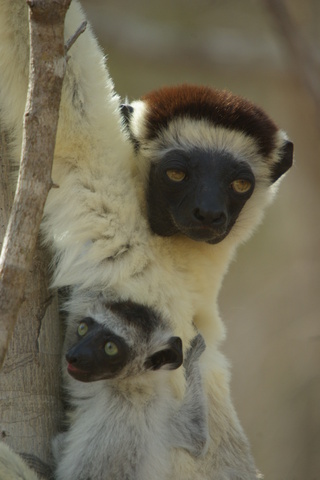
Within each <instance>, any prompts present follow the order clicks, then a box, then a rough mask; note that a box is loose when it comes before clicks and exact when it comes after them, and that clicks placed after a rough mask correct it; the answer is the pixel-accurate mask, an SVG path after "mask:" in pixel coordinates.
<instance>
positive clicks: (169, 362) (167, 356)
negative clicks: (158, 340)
mask: <svg viewBox="0 0 320 480" xmlns="http://www.w3.org/2000/svg"><path fill="white" fill-rule="evenodd" d="M182 362H183V353H182V341H181V338H180V337H171V338H170V339H169V341H168V343H167V344H166V345H165V346H164V348H163V349H161V350H159V351H158V352H156V353H153V354H152V355H151V356H150V357H148V358H147V359H146V361H145V363H144V366H145V368H146V369H147V370H160V369H161V368H165V369H166V370H175V369H176V368H179V367H180V365H182Z"/></svg>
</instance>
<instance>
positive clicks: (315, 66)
mask: <svg viewBox="0 0 320 480" xmlns="http://www.w3.org/2000/svg"><path fill="white" fill-rule="evenodd" d="M263 1H264V3H265V5H266V6H267V8H268V9H269V11H270V13H271V14H272V16H273V19H274V21H275V24H276V25H277V27H278V30H279V32H280V33H281V35H282V37H283V39H284V41H285V44H286V46H287V48H288V51H289V52H290V54H291V58H292V64H293V66H294V68H295V70H296V72H297V75H298V76H299V77H300V80H301V82H302V83H303V85H304V87H305V88H306V90H307V91H308V92H309V94H310V95H311V96H312V98H313V101H314V103H315V106H316V108H317V114H318V119H319V122H320V66H319V62H318V60H317V59H316V58H315V56H314V54H313V51H312V49H311V47H310V45H308V42H307V40H306V39H305V38H304V36H303V34H302V32H301V30H300V29H299V27H298V25H297V24H296V23H295V21H294V19H293V18H292V16H291V15H290V12H289V10H288V8H287V5H286V3H285V2H284V1H283V0H263Z"/></svg>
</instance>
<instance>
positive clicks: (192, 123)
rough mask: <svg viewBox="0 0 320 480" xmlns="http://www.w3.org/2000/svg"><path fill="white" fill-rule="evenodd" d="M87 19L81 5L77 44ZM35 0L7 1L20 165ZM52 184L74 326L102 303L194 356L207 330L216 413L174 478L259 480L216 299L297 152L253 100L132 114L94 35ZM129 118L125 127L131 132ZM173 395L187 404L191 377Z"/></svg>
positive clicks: (180, 99)
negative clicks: (174, 339)
mask: <svg viewBox="0 0 320 480" xmlns="http://www.w3.org/2000/svg"><path fill="white" fill-rule="evenodd" d="M82 20H83V14H82V12H81V9H80V7H79V4H78V3H77V2H75V1H74V2H73V3H72V5H71V8H70V11H69V12H68V14H67V18H66V38H68V37H70V36H71V35H72V34H73V32H74V31H75V30H76V29H77V27H78V26H79V24H80V23H81V22H82ZM27 35H28V34H27V15H26V6H25V4H24V2H23V0H17V1H15V2H11V1H9V0H0V109H1V119H2V123H3V125H4V127H5V128H6V129H7V130H8V131H9V132H10V134H11V138H12V141H13V143H14V146H13V149H12V156H13V158H14V159H16V161H18V158H19V149H20V140H21V125H22V116H23V110H24V104H25V97H26V90H27V75H28V36H27ZM69 55H70V59H69V61H68V67H67V73H66V77H65V81H64V87H63V95H62V101H61V108H60V120H59V129H58V136H57V144H56V151H55V159H54V167H53V173H52V175H53V181H54V183H56V184H58V185H59V188H58V189H54V190H52V191H51V192H50V193H49V196H48V200H47V203H46V207H45V215H44V220H43V224H42V235H43V238H44V240H45V241H46V242H47V243H48V244H50V245H51V247H52V251H53V268H54V272H53V286H55V287H62V286H71V288H72V291H73V294H72V298H71V300H70V301H69V302H68V305H67V309H68V310H69V312H70V318H73V316H74V315H82V314H83V312H84V311H86V310H87V309H88V307H89V306H90V305H91V303H92V301H94V300H95V298H96V297H98V296H99V294H100V292H104V293H105V294H106V296H109V297H110V298H111V299H112V300H114V299H115V300H116V301H119V302H120V301H128V300H130V301H132V302H136V303H139V304H142V305H145V306H149V307H150V308H152V309H153V310H154V311H156V312H157V314H159V315H160V316H161V318H169V319H170V322H171V323H170V326H171V328H172V330H173V333H174V335H177V336H179V337H181V339H182V342H183V345H184V349H185V350H187V349H188V347H189V345H190V342H191V340H192V338H193V337H194V334H195V330H194V324H195V325H196V327H197V328H198V329H199V331H200V332H201V333H202V335H203V337H204V338H205V341H206V345H207V348H206V351H205V352H204V353H203V355H202V357H201V359H200V368H201V372H202V375H203V379H204V388H205V392H206V395H207V401H208V405H209V434H210V441H209V446H208V451H207V453H206V455H205V456H204V457H203V458H201V459H199V458H194V457H193V456H192V455H190V454H189V453H188V452H186V451H184V450H183V449H174V450H173V453H172V458H173V465H174V476H175V478H179V479H180V478H181V479H182V478H183V479H185V478H188V476H190V478H193V479H212V478H216V479H218V480H225V479H243V480H244V479H246V480H248V479H254V478H256V473H255V467H254V462H253V460H252V457H251V453H250V448H249V446H248V442H247V439H246V437H245V435H244V433H243V431H242V428H241V426H240V424H239V421H238V418H237V415H236V413H235V411H234V408H233V406H232V403H231V399H230V392H229V370H228V366H227V362H226V360H225V359H224V357H223V355H222V354H221V353H220V352H219V344H220V342H221V341H222V339H223V338H224V326H223V323H222V321H221V319H220V317H219V313H218V305H217V295H218V292H219V289H220V286H221V282H222V279H223V277H224V275H225V273H226V271H227V268H228V265H229V263H230V261H231V259H232V257H233V255H234V253H235V250H236V248H237V246H238V245H239V244H240V243H241V242H243V241H245V240H246V239H247V238H248V237H249V236H250V235H251V234H252V232H253V230H254V229H255V227H256V226H257V225H258V223H259V222H260V221H261V219H262V216H263V212H264V209H265V207H266V206H267V205H268V204H269V203H270V202H271V200H272V198H273V197H274V194H275V192H276V190H277V187H278V184H279V182H278V179H279V178H280V177H281V176H282V175H283V174H284V173H285V172H286V170H288V169H289V167H290V166H291V164H292V144H291V142H289V141H288V140H287V137H286V135H285V133H284V132H282V131H281V130H279V129H278V127H277V126H276V125H275V124H274V123H273V122H272V121H271V120H270V119H269V117H268V116H267V115H266V114H265V113H264V112H263V111H262V110H261V109H260V108H258V107H256V106H255V105H253V104H252V103H251V102H249V101H247V100H244V99H241V98H239V97H237V96H235V95H232V94H231V93H227V92H219V91H216V90H214V89H211V88H203V87H194V86H181V87H174V88H169V89H161V90H160V91H157V92H153V93H151V94H149V95H146V96H145V97H144V98H143V99H142V100H141V101H138V102H133V103H132V105H131V106H126V107H122V108H120V100H119V98H118V97H117V96H116V95H115V93H114V90H113V85H112V81H111V80H110V78H109V76H108V72H107V69H106V66H105V62H104V58H103V54H102V52H101V50H100V48H99V46H98V45H97V42H96V41H95V39H94V37H93V34H92V32H91V30H90V27H89V28H88V29H87V31H86V32H85V33H84V34H83V35H82V36H81V37H80V38H79V40H78V41H77V42H76V44H75V45H74V46H73V47H72V49H71V50H70V52H69ZM121 115H125V118H126V121H125V122H122V118H121ZM171 373H172V377H173V381H172V388H173V389H174V393H175V395H176V396H177V398H178V399H180V400H181V399H182V398H183V396H184V390H185V379H184V375H183V372H182V369H177V370H175V371H173V372H171Z"/></svg>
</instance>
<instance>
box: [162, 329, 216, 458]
mask: <svg viewBox="0 0 320 480" xmlns="http://www.w3.org/2000/svg"><path fill="white" fill-rule="evenodd" d="M205 347H206V346H205V342H204V339H203V337H202V335H200V334H198V335H197V336H196V337H194V338H193V340H192V342H191V345H190V348H189V350H188V352H187V355H186V358H185V361H184V363H183V365H184V368H185V375H186V381H187V386H186V393H185V396H184V399H183V401H182V405H181V407H180V409H179V411H178V413H177V414H176V415H175V416H174V418H173V419H172V423H171V428H172V432H171V434H172V438H173V441H174V444H173V447H177V448H179V447H180V448H185V449H186V450H188V451H189V452H190V453H191V454H192V455H194V456H199V455H202V454H204V453H205V452H206V450H207V446H208V439H209V430H208V411H207V403H206V395H205V392H204V387H203V383H202V378H201V372H200V368H199V358H200V355H201V354H202V353H203V352H204V350H205Z"/></svg>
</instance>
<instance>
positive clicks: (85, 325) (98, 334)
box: [66, 317, 129, 382]
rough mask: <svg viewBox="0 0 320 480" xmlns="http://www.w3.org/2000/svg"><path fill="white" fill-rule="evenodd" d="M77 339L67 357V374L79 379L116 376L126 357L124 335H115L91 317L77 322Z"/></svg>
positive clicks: (82, 380) (84, 380) (93, 379)
mask: <svg viewBox="0 0 320 480" xmlns="http://www.w3.org/2000/svg"><path fill="white" fill-rule="evenodd" d="M77 335H78V341H77V343H76V344H75V345H74V346H73V347H71V348H70V349H69V350H68V352H67V354H66V359H67V362H68V373H69V374H70V375H71V376H72V377H73V378H75V379H76V380H80V381H81V382H94V381H97V380H103V379H108V378H113V377H115V376H116V375H117V374H118V373H119V371H121V370H122V369H123V367H124V366H125V365H126V363H127V361H128V359H129V347H128V345H127V344H126V342H125V341H124V339H123V338H121V337H119V336H118V335H114V334H113V333H112V332H110V331H109V330H107V329H106V328H104V327H103V326H102V325H100V324H99V323H97V322H96V321H95V320H93V319H92V318H89V317H87V318H84V319H83V320H82V321H81V322H80V323H79V325H78V331H77Z"/></svg>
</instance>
